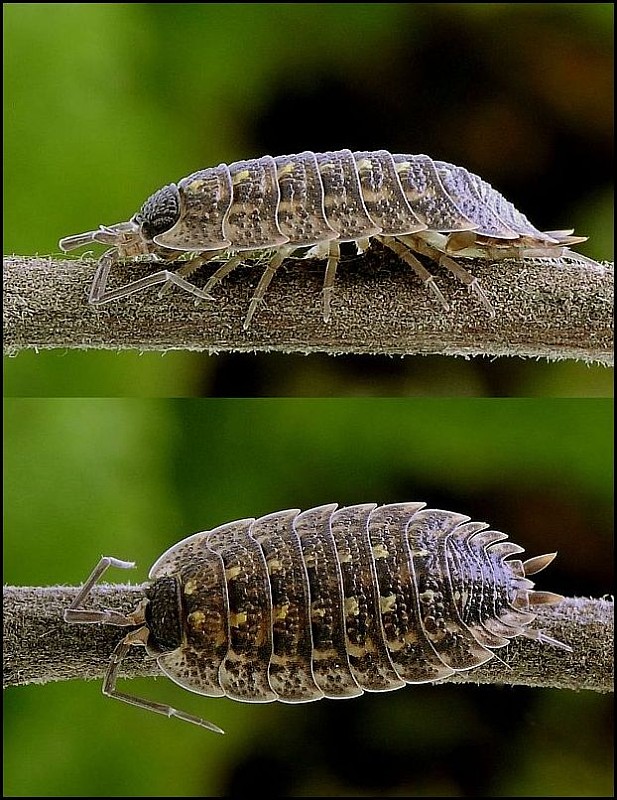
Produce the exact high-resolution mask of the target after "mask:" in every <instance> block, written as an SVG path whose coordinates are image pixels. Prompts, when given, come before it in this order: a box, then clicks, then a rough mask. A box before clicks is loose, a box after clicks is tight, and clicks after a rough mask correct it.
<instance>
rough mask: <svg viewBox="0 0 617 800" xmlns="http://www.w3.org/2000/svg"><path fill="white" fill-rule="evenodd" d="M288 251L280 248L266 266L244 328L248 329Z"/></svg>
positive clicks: (243, 325)
mask: <svg viewBox="0 0 617 800" xmlns="http://www.w3.org/2000/svg"><path fill="white" fill-rule="evenodd" d="M287 255H288V251H287V250H285V249H282V250H280V251H279V252H278V253H277V254H276V255H275V256H274V258H273V259H272V260H271V261H270V263H269V264H268V266H267V267H266V268H265V270H264V272H263V275H262V276H261V278H260V280H259V283H258V284H257V288H256V289H255V294H254V295H253V297H252V299H251V303H250V305H249V310H248V313H247V315H246V319H245V320H244V322H243V323H242V327H243V328H244V330H245V331H246V330H248V328H249V326H250V324H251V320H252V319H253V315H254V314H255V311H256V310H257V306H258V305H259V304H260V303H261V301H262V299H263V296H264V294H265V293H266V289H267V288H268V286H269V285H270V281H271V280H272V278H273V277H274V273H275V272H276V271H277V269H278V268H279V267H280V266H281V264H282V263H283V261H284V259H285V258H287Z"/></svg>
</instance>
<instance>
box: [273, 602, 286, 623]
mask: <svg viewBox="0 0 617 800" xmlns="http://www.w3.org/2000/svg"><path fill="white" fill-rule="evenodd" d="M272 610H273V611H274V614H273V618H274V619H275V620H283V619H287V614H288V613H289V603H283V604H282V605H280V606H274V608H273V609H272Z"/></svg>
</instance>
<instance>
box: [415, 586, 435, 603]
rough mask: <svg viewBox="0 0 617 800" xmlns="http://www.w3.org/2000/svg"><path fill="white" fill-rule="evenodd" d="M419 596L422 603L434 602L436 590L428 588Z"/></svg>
mask: <svg viewBox="0 0 617 800" xmlns="http://www.w3.org/2000/svg"><path fill="white" fill-rule="evenodd" d="M419 597H420V602H421V603H432V602H433V600H434V599H435V592H434V591H433V590H432V589H427V590H426V591H425V592H422V594H421V595H420V596H419Z"/></svg>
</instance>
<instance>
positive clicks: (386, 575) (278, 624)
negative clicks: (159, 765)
mask: <svg viewBox="0 0 617 800" xmlns="http://www.w3.org/2000/svg"><path fill="white" fill-rule="evenodd" d="M486 528H487V526H486V525H485V524H484V523H477V522H470V521H469V519H468V517H465V516H462V515H460V514H455V513H452V512H448V511H440V510H435V509H425V508H424V504H423V503H397V504H390V505H385V506H376V505H375V504H374V503H368V504H362V505H356V506H348V507H345V508H340V509H339V508H337V506H336V505H335V504H331V505H324V506H319V507H317V508H313V509H309V510H307V511H304V512H300V511H298V510H297V509H291V510H287V511H280V512H276V513H274V514H269V515H267V516H265V517H260V518H259V519H243V520H239V521H237V522H230V523H227V524H225V525H221V526H219V527H218V528H214V529H213V530H210V531H204V532H201V533H196V534H194V535H193V536H189V537H188V538H187V539H184V540H182V541H181V542H178V543H177V544H175V545H173V546H172V547H170V548H169V550H167V551H166V552H165V553H163V555H162V556H161V557H160V558H159V559H158V560H157V561H156V562H155V564H154V565H153V566H152V568H151V570H150V573H149V577H150V583H149V584H148V586H147V588H146V590H145V594H144V600H143V602H142V603H141V604H140V606H139V607H138V608H136V609H135V611H133V612H132V613H131V614H127V615H125V614H122V613H121V612H118V611H113V610H109V609H107V610H104V611H91V610H88V609H87V608H85V607H84V602H85V600H86V598H87V596H88V594H89V593H90V591H91V590H92V587H93V586H94V584H95V583H96V582H97V580H98V579H99V578H100V577H101V575H102V574H103V572H104V571H105V570H106V569H107V568H108V567H109V566H116V567H121V568H129V567H132V566H134V565H133V564H131V563H129V562H124V561H119V560H118V559H113V558H103V559H101V561H100V562H99V564H97V566H96V567H95V569H94V571H93V572H92V574H91V575H90V577H89V578H88V580H87V581H86V583H85V584H84V586H83V587H82V588H81V589H80V591H79V592H78V593H77V595H76V597H75V599H74V601H73V603H71V605H70V606H69V608H68V609H67V610H66V611H65V614H64V618H65V621H66V622H70V623H106V624H111V625H121V626H128V627H131V628H132V630H131V631H130V632H129V633H128V634H127V635H126V636H125V637H124V639H122V641H121V642H120V644H119V645H118V647H117V648H116V651H115V652H114V654H113V657H112V660H111V664H110V667H109V670H108V672H107V675H106V677H105V682H104V687H103V691H104V693H105V694H107V695H109V696H112V697H117V698H119V699H121V700H125V701H126V702H129V703H132V704H133V705H138V706H142V707H144V708H148V709H150V710H153V711H156V712H157V713H161V714H166V715H167V716H177V717H179V718H181V719H185V720H187V721H189V722H193V723H195V724H199V725H203V726H205V727H208V728H210V729H212V730H217V731H220V729H218V728H217V727H216V726H214V725H212V724H211V723H207V722H204V721H203V720H201V719H200V718H198V717H193V716H192V715H190V714H186V713H184V712H182V711H177V710H176V709H173V708H171V707H169V706H164V705H161V704H158V703H153V702H152V701H149V700H143V699H141V698H136V697H133V696H132V695H126V694H122V693H120V692H118V691H117V690H116V687H115V685H116V678H117V673H118V666H119V664H120V662H121V660H122V658H123V657H124V656H125V655H126V653H127V652H128V650H129V649H130V648H131V647H132V646H135V645H140V646H145V647H146V649H147V650H148V652H149V653H150V654H151V655H152V656H154V657H155V658H156V659H157V661H158V664H159V666H160V667H161V670H162V671H163V672H164V673H165V674H166V675H168V676H169V677H170V678H171V679H172V680H173V681H175V682H176V683H178V684H179V685H180V686H183V687H184V688H186V689H189V690H191V691H193V692H197V693H199V694H203V695H208V696H213V697H216V696H227V697H230V698H233V699H235V700H241V701H244V702H249V703H267V702H272V701H273V700H280V701H282V702H286V703H302V702H309V701H312V700H317V699H319V698H321V697H330V698H345V697H355V696H358V695H360V694H362V693H363V692H364V691H391V690H393V689H398V688H400V687H402V686H404V685H405V684H406V683H426V682H430V681H435V680H440V679H443V678H446V677H448V676H449V675H452V674H454V673H456V672H461V671H466V670H470V669H473V668H474V667H476V666H478V665H480V664H483V663H485V662H487V661H489V660H490V659H491V658H493V657H494V656H496V653H495V650H497V649H499V648H501V647H504V646H506V645H507V644H508V642H509V641H510V639H512V638H514V637H518V636H524V637H527V638H530V639H536V640H538V641H540V642H543V643H547V644H552V645H555V646H557V647H561V648H563V649H565V650H570V648H569V647H568V646H567V645H565V644H562V643H561V642H558V641H556V640H554V639H551V638H550V637H549V636H546V635H545V634H544V633H542V632H541V631H539V630H535V629H533V628H531V627H530V626H531V624H532V623H533V621H534V620H535V617H536V615H535V613H534V606H536V605H540V604H546V603H557V602H559V601H560V600H562V599H563V598H562V597H561V595H556V594H553V593H551V592H538V591H535V590H534V588H533V586H534V584H533V582H532V581H531V580H529V577H528V576H529V575H532V574H534V573H536V572H538V571H540V570H541V569H544V568H545V567H546V566H547V565H548V564H549V563H550V562H551V561H552V559H553V558H554V557H555V553H551V554H548V555H545V556H538V557H536V558H532V559H530V560H528V561H525V562H522V561H520V560H518V559H517V558H512V556H517V555H518V554H519V553H521V552H522V548H521V547H519V546H518V545H515V544H513V543H511V542H509V541H506V539H507V537H506V536H505V534H503V533H500V532H498V531H492V530H486Z"/></svg>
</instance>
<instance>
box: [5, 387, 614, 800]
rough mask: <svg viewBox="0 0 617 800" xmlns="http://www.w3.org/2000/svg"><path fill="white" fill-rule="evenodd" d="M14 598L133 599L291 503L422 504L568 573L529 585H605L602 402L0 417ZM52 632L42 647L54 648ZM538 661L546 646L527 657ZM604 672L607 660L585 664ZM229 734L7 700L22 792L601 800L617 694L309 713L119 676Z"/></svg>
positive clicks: (410, 701)
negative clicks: (181, 561)
mask: <svg viewBox="0 0 617 800" xmlns="http://www.w3.org/2000/svg"><path fill="white" fill-rule="evenodd" d="M5 406H6V409H5V511H4V522H5V534H4V580H5V582H6V583H10V584H21V585H37V586H42V585H51V584H55V583H64V584H70V585H79V584H81V583H82V582H83V581H84V579H85V578H86V576H87V574H88V573H89V571H90V570H91V569H92V567H93V566H94V563H95V562H96V560H97V559H98V558H99V557H100V556H101V555H102V554H105V555H113V556H116V557H118V558H122V559H127V560H135V561H136V562H137V569H136V570H135V571H134V572H132V573H130V574H127V573H124V572H120V571H117V572H114V571H110V572H109V574H108V576H106V579H107V580H109V581H110V582H114V581H116V582H126V581H127V580H130V581H131V582H133V583H141V582H142V581H144V580H145V579H146V576H147V573H148V569H149V567H150V565H151V564H152V563H153V562H154V561H155V560H156V558H158V556H159V555H160V554H161V553H162V552H163V551H164V550H166V549H167V548H168V547H169V546H171V545H172V544H173V543H174V542H176V541H178V540H180V539H181V538H184V537H185V536H188V535H189V534H191V533H194V532H196V531H199V530H206V529H209V528H212V527H215V526H216V525H219V524H222V523H224V522H228V521H231V520H233V519H242V518H246V517H253V516H260V515H262V514H267V513H270V512H272V511H276V510H280V509H284V508H300V509H306V508H310V507H312V506H315V505H320V504H324V503H329V502H338V503H339V504H341V505H345V504H353V503H363V502H377V503H388V502H398V501H402V500H423V501H425V502H427V503H428V504H430V505H431V506H433V507H437V508H445V509H449V510H453V511H458V512H460V513H463V514H467V515H469V516H470V517H472V518H473V519H476V520H483V521H486V522H489V523H490V524H491V525H492V526H494V527H495V528H496V529H497V530H503V531H504V532H506V533H507V534H508V535H509V536H510V537H511V539H512V540H513V541H515V542H517V543H518V544H520V545H521V546H523V547H525V549H526V551H527V553H528V554H529V555H530V556H532V555H538V554H541V553H545V552H551V551H553V550H557V551H559V555H558V558H557V559H556V560H555V562H554V563H553V564H552V565H551V567H550V569H547V570H546V572H544V573H542V574H541V575H538V578H537V585H538V586H539V587H540V588H542V589H546V590H549V591H555V592H561V593H563V594H564V595H566V596H575V595H576V596H586V597H601V596H602V595H604V594H605V593H607V592H610V591H612V586H613V582H612V565H613V559H612V552H611V548H612V544H611V542H612V518H611V514H612V491H613V475H612V470H613V467H612V463H613V462H612V457H613V452H612V451H613V447H612V442H613V429H612V425H613V417H612V401H611V400H607V399H590V400H580V399H563V400H558V399H550V400H547V399H524V400H522V399H508V398H506V399H501V400H489V399H483V398H462V399H424V398H411V399H396V398H395V399H379V398H370V399H367V398H345V399H332V400H330V399H281V400H279V399H261V400H242V399H238V400H233V399H226V400H222V399H207V400H205V399H190V398H187V399H178V400H160V399H159V400H156V399H155V400H149V399H130V398H129V399H96V398H93V399H70V398H69V399H48V400H46V399H36V400H29V399H13V400H11V399H9V400H6V401H5ZM50 633H51V632H50ZM528 646H529V647H530V648H534V647H538V646H539V645H536V644H535V643H532V642H529V643H528ZM581 669H593V665H589V664H585V665H581ZM119 686H120V688H125V687H128V686H130V690H131V691H132V692H133V693H135V694H138V695H141V696H143V697H150V698H153V699H159V700H161V701H162V702H166V703H171V704H172V705H175V706H176V707H177V708H181V709H185V710H187V711H189V712H192V713H194V714H199V715H201V716H204V717H206V718H207V719H210V720H212V721H213V722H215V723H217V724H218V725H221V726H222V727H223V728H224V729H225V730H226V731H227V735H226V736H224V737H223V736H215V735H214V734H210V733H209V732H207V731H203V730H200V729H198V728H194V727H193V726H191V725H188V724H185V723H182V722H179V721H176V720H167V719H164V718H162V717H158V716H156V715H155V714H150V713H147V712H145V711H142V710H139V709H135V708H131V707H129V706H126V705H124V704H122V703H120V702H117V701H113V700H110V699H107V698H104V697H103V695H102V694H101V682H99V681H96V682H90V683H87V682H80V681H72V682H63V683H57V684H48V685H46V686H34V685H33V686H27V687H14V688H12V689H10V690H7V691H6V692H5V709H4V713H5V732H6V736H5V740H4V781H5V784H4V789H5V796H8V797H14V796H18V797H22V796H34V797H96V796H102V797H116V796H125V797H140V796H144V797H174V796H175V797H178V796H179V797H183V796H188V797H210V796H230V797H236V796H237V797H247V796H251V797H257V796H259V795H261V794H263V795H264V796H266V797H285V796H288V797H313V796H324V797H370V796H374V795H377V796H384V797H397V796H407V797H410V796H413V797H415V796H425V797H426V796H441V797H569V796H572V797H606V796H611V793H612V764H613V742H612V709H613V698H612V696H610V695H598V694H595V693H593V692H580V693H577V692H572V691H565V690H557V689H538V690H533V689H528V688H513V687H508V686H504V687H492V686H491V687H489V686H484V687H476V686H473V685H465V686H453V685H452V686H440V687H433V686H410V687H407V688H404V689H401V690H399V691H396V692H389V693H385V694H367V695H365V696H363V697H361V698H358V699H354V700H347V701H343V700H339V701H334V700H332V701H328V700H323V701H319V702H316V703H309V704H307V705H303V706H289V705H287V706H286V705H283V704H280V703H276V704H269V705H265V706H264V705H254V704H243V703H237V702H233V701H231V700H226V699H209V698H204V697H199V696H197V695H194V694H191V693H189V692H186V691H184V690H182V689H181V688H180V687H177V686H175V685H174V684H173V683H172V682H171V681H169V680H167V679H166V678H161V679H160V680H156V681H155V680H153V679H150V680H148V679H146V680H138V681H137V680H136V681H132V682H130V684H129V683H128V682H124V681H122V682H120V684H119Z"/></svg>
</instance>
